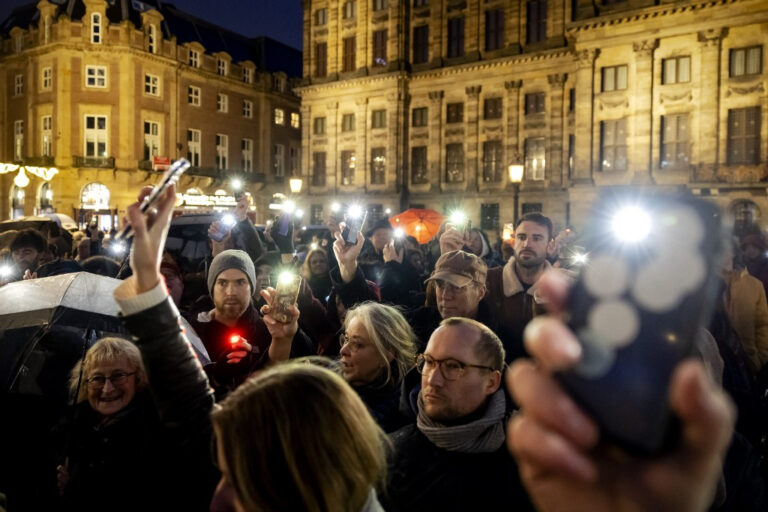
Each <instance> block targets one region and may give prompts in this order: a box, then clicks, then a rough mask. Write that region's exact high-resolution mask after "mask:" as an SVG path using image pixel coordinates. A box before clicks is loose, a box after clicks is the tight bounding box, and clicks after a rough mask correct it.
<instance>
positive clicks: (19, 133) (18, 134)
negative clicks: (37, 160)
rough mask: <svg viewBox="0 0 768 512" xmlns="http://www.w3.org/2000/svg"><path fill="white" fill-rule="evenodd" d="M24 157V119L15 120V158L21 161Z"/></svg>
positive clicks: (16, 160)
mask: <svg viewBox="0 0 768 512" xmlns="http://www.w3.org/2000/svg"><path fill="white" fill-rule="evenodd" d="M23 158H24V121H21V120H19V121H14V122H13V160H14V162H19V161H21V160H22V159H23Z"/></svg>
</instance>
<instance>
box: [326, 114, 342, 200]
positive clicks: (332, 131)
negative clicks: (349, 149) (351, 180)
mask: <svg viewBox="0 0 768 512" xmlns="http://www.w3.org/2000/svg"><path fill="white" fill-rule="evenodd" d="M338 116H339V102H338V101H331V102H329V103H327V104H326V105H325V123H326V124H325V134H326V135H325V136H326V140H327V141H328V144H327V145H326V148H327V149H326V151H327V153H326V155H325V186H326V188H327V189H329V190H333V192H334V193H336V192H338V185H339V183H341V179H340V178H339V174H340V172H341V170H340V169H339V158H338V151H337V149H338V146H339V136H340V135H341V134H340V132H341V127H340V124H341V123H339V120H338Z"/></svg>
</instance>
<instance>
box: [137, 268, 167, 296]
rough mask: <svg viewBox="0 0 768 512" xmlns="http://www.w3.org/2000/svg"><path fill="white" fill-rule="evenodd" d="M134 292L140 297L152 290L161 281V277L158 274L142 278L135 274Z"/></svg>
mask: <svg viewBox="0 0 768 512" xmlns="http://www.w3.org/2000/svg"><path fill="white" fill-rule="evenodd" d="M134 277H135V286H134V288H135V290H136V294H137V295H140V294H142V293H146V292H148V291H150V290H152V289H154V288H155V287H156V286H157V285H158V283H160V281H161V280H162V276H161V275H160V273H159V272H158V273H155V274H150V275H147V276H142V275H140V274H135V275H134Z"/></svg>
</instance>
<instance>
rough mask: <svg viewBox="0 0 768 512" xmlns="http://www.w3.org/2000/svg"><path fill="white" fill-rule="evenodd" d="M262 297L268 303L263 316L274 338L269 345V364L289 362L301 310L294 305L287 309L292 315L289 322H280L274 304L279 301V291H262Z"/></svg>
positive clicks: (297, 330) (263, 307) (262, 309)
mask: <svg viewBox="0 0 768 512" xmlns="http://www.w3.org/2000/svg"><path fill="white" fill-rule="evenodd" d="M260 293H261V296H262V297H263V298H264V300H265V301H266V302H267V304H266V305H264V306H262V307H261V310H260V311H261V314H262V318H263V320H264V324H266V326H267V329H268V330H269V334H270V336H271V337H272V343H270V345H269V364H275V363H278V362H280V361H287V360H288V359H289V358H290V357H291V345H292V343H293V338H294V336H296V333H297V332H299V314H300V313H299V308H298V307H296V305H295V304H294V305H292V306H290V307H288V308H287V313H288V315H290V317H289V319H288V321H287V322H280V321H279V320H277V318H275V316H274V314H273V313H274V311H273V304H274V303H275V301H276V300H277V290H275V289H274V288H272V287H271V286H270V287H268V288H267V289H266V290H261V292H260Z"/></svg>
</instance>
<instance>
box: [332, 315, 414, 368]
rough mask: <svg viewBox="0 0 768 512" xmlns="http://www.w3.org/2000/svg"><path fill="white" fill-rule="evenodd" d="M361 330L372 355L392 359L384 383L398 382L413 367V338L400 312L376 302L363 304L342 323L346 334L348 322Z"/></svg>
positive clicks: (408, 325)
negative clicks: (371, 345) (374, 349)
mask: <svg viewBox="0 0 768 512" xmlns="http://www.w3.org/2000/svg"><path fill="white" fill-rule="evenodd" d="M354 318H357V320H358V321H359V322H360V323H361V324H362V325H363V327H365V330H366V331H367V332H368V337H369V338H370V340H371V343H373V345H374V347H376V351H377V352H378V353H379V355H380V356H381V357H382V358H383V359H384V360H385V361H388V359H389V358H388V357H387V355H388V354H390V355H391V356H392V359H393V362H394V363H395V364H394V372H393V368H391V367H390V365H387V381H389V380H393V381H394V382H396V383H398V382H400V381H401V380H402V379H403V377H405V374H406V373H408V370H409V369H410V368H411V367H412V366H413V364H414V358H415V355H416V335H415V334H414V332H413V329H412V328H411V325H410V324H409V323H408V321H407V320H406V319H405V317H404V316H403V314H402V313H400V310H398V309H397V308H394V307H392V306H387V305H386V304H379V303H377V302H363V303H362V304H359V305H357V306H355V307H354V308H352V309H350V310H349V311H348V312H347V317H346V318H345V319H344V329H345V330H346V328H347V326H348V325H349V323H350V322H351V321H352V319H354Z"/></svg>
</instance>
